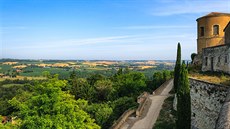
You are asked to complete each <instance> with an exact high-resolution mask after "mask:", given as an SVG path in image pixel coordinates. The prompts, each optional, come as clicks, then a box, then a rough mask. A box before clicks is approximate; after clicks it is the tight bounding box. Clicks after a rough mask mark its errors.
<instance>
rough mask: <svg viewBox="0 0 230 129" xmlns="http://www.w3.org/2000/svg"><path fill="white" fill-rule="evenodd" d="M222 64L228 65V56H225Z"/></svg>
mask: <svg viewBox="0 0 230 129" xmlns="http://www.w3.org/2000/svg"><path fill="white" fill-rule="evenodd" d="M224 62H225V63H228V56H227V55H226V56H225V60H224Z"/></svg>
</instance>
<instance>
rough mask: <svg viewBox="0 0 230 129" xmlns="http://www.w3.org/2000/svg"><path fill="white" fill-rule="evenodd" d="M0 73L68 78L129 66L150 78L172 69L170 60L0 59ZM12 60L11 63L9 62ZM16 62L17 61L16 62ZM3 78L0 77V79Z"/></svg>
mask: <svg viewBox="0 0 230 129" xmlns="http://www.w3.org/2000/svg"><path fill="white" fill-rule="evenodd" d="M0 62H2V63H0V74H10V75H13V74H15V72H17V75H19V76H25V77H42V73H43V72H44V71H48V72H50V73H51V74H59V77H61V78H68V77H69V75H70V72H72V71H73V70H75V71H76V72H77V76H79V77H88V76H90V75H92V74H97V73H98V74H103V75H106V76H107V75H113V74H115V73H116V71H117V70H118V69H119V68H126V67H129V69H130V70H132V71H139V72H142V73H144V74H145V75H146V76H147V77H149V78H151V77H152V75H153V73H154V72H156V71H160V70H173V67H174V66H173V64H174V63H173V62H172V61H135V60H132V61H83V60H81V61H61V60H12V61H10V60H6V61H4V60H0ZM11 62H12V63H11ZM16 62H17V63H16ZM1 80H3V79H1V78H0V81H1Z"/></svg>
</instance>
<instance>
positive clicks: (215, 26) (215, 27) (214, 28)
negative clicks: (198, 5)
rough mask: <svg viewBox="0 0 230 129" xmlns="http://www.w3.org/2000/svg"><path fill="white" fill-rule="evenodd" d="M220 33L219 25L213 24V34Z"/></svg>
mask: <svg viewBox="0 0 230 129" xmlns="http://www.w3.org/2000/svg"><path fill="white" fill-rule="evenodd" d="M218 34H219V25H214V26H213V35H218Z"/></svg>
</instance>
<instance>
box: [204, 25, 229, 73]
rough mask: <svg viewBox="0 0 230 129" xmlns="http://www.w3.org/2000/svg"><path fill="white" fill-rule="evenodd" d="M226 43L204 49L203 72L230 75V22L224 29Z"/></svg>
mask: <svg viewBox="0 0 230 129" xmlns="http://www.w3.org/2000/svg"><path fill="white" fill-rule="evenodd" d="M223 32H224V43H223V44H222V43H221V44H219V43H217V44H216V46H211V47H207V48H203V49H202V71H217V72H225V73H228V74H230V20H229V21H228V24H227V25H226V27H225V28H224V29H223Z"/></svg>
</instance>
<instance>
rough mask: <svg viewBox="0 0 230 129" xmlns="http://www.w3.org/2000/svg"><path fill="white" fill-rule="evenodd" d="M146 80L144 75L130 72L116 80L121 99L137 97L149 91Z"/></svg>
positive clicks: (116, 87) (116, 88)
mask: <svg viewBox="0 0 230 129" xmlns="http://www.w3.org/2000/svg"><path fill="white" fill-rule="evenodd" d="M145 81H146V78H145V75H144V74H143V73H138V72H130V73H128V74H122V75H119V76H117V77H116V79H115V82H116V83H115V90H116V91H117V94H118V96H119V97H122V96H133V97H136V96H137V95H139V94H140V92H143V91H144V90H146V89H147V86H146V83H145Z"/></svg>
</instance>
